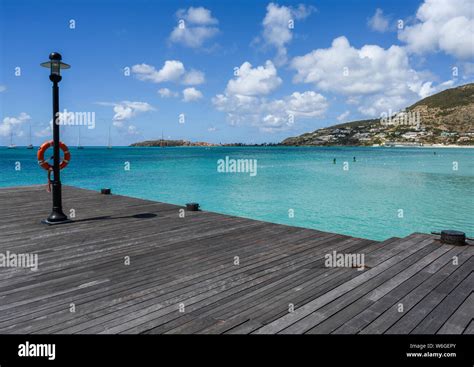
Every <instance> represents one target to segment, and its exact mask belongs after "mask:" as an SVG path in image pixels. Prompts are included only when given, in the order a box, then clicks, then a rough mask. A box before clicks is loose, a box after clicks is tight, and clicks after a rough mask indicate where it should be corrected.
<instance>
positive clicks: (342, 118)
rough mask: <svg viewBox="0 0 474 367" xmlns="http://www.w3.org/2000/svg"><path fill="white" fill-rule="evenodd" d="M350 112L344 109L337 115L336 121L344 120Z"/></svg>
mask: <svg viewBox="0 0 474 367" xmlns="http://www.w3.org/2000/svg"><path fill="white" fill-rule="evenodd" d="M350 114H351V112H350V111H344V112H343V113H341V114H340V115H339V116H337V121H340V122H342V121H346V119H347V118H348V117H349V115H350Z"/></svg>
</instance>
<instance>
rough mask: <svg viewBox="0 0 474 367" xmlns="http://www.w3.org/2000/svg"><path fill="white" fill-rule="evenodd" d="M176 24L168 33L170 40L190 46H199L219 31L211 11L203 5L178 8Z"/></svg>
mask: <svg viewBox="0 0 474 367" xmlns="http://www.w3.org/2000/svg"><path fill="white" fill-rule="evenodd" d="M176 17H177V18H178V24H177V25H176V27H175V28H174V29H173V31H172V32H171V34H170V41H171V42H174V43H180V44H182V45H184V46H187V47H191V48H198V47H201V46H202V45H203V44H204V43H205V42H206V41H208V40H209V39H211V38H213V37H214V36H215V35H217V34H218V33H219V29H218V28H217V27H216V25H217V24H218V23H219V22H218V20H217V19H216V18H213V17H212V15H211V11H210V10H209V9H206V8H203V7H197V8H194V7H190V8H188V9H180V10H178V12H177V13H176Z"/></svg>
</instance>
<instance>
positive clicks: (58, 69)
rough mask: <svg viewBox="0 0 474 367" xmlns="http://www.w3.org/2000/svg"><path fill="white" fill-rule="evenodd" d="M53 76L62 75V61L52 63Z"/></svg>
mask: <svg viewBox="0 0 474 367" xmlns="http://www.w3.org/2000/svg"><path fill="white" fill-rule="evenodd" d="M51 75H61V62H60V61H51Z"/></svg>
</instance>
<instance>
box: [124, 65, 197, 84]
mask: <svg viewBox="0 0 474 367" xmlns="http://www.w3.org/2000/svg"><path fill="white" fill-rule="evenodd" d="M132 73H133V74H134V75H135V76H136V77H137V79H139V80H142V81H149V82H152V83H165V82H180V83H182V84H185V85H199V84H202V83H204V81H205V76H204V73H203V72H202V71H198V70H194V69H191V70H190V71H189V72H187V71H186V68H185V67H184V64H183V63H182V62H181V61H178V60H166V61H165V63H164V64H163V66H162V68H161V69H160V70H157V69H156V68H155V67H154V66H152V65H148V64H137V65H133V66H132Z"/></svg>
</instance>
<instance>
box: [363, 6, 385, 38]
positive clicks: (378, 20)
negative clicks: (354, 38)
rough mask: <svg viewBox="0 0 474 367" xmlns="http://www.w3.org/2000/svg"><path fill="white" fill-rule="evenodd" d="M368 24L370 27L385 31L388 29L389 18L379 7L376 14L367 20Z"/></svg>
mask: <svg viewBox="0 0 474 367" xmlns="http://www.w3.org/2000/svg"><path fill="white" fill-rule="evenodd" d="M367 25H368V26H369V27H370V29H372V30H374V31H377V32H382V33H383V32H386V31H388V27H389V20H388V18H387V17H386V16H385V15H384V14H383V10H382V9H379V8H377V9H376V10H375V14H374V15H373V16H372V17H370V18H369V20H368V21H367Z"/></svg>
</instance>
